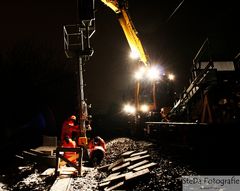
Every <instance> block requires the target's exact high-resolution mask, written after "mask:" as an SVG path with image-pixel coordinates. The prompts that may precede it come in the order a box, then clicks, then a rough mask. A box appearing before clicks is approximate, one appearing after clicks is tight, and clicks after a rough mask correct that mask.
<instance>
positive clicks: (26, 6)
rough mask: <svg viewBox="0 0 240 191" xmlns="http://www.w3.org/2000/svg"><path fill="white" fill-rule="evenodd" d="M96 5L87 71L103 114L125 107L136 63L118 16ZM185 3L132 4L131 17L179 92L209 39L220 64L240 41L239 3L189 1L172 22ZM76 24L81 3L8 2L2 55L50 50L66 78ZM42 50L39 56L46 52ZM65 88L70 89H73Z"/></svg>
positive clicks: (2, 5) (139, 0) (2, 13)
mask: <svg viewBox="0 0 240 191" xmlns="http://www.w3.org/2000/svg"><path fill="white" fill-rule="evenodd" d="M96 1H97V2H96V6H97V12H96V33H95V34H94V36H93V37H92V39H91V44H92V47H93V49H94V50H95V52H94V54H93V57H92V58H91V59H90V61H89V62H88V63H87V64H86V66H85V69H86V72H85V73H84V79H85V83H86V84H87V86H86V88H85V94H86V97H87V99H88V103H92V105H93V107H94V108H95V110H96V111H98V112H99V111H107V110H108V108H109V107H110V106H111V105H112V104H113V103H120V102H122V97H123V95H124V94H126V91H127V90H128V89H129V88H130V87H131V86H132V85H133V79H132V76H131V74H132V70H133V67H134V62H133V61H131V60H130V59H129V58H128V54H129V47H128V44H127V41H126V39H125V36H124V34H123V32H122V29H121V27H120V25H119V23H118V21H117V18H116V15H115V13H114V12H112V10H110V9H109V8H107V7H106V6H104V5H103V4H102V3H100V2H98V0H96ZM180 2H181V1H179V0H169V1H156V0H145V1H143V0H129V12H130V15H131V18H132V20H133V22H134V25H135V27H136V29H137V31H138V32H139V36H140V38H141V41H142V43H143V46H144V48H145V49H146V51H147V53H148V54H149V56H150V58H151V60H152V61H153V62H154V63H159V64H161V65H163V67H164V68H165V69H166V70H169V71H172V72H173V73H175V74H176V78H177V82H176V87H177V89H178V90H179V91H180V90H182V88H183V87H184V83H186V82H187V79H188V75H189V71H190V66H191V64H192V59H193V57H194V55H195V54H196V53H197V51H198V49H199V48H200V46H201V44H202V43H203V41H204V40H205V39H206V38H207V37H209V39H210V41H211V42H212V47H213V53H214V54H215V57H216V59H233V57H234V56H236V54H237V53H238V52H239V41H240V38H239V34H240V33H239V29H237V28H239V27H238V25H239V10H238V6H236V3H235V2H236V1H231V0H229V1H224V2H221V1H215V0H214V1H209V0H208V1H206V0H196V1H190V0H185V1H184V3H183V4H182V6H181V7H180V9H179V10H178V11H177V12H176V13H175V14H174V15H173V17H172V18H171V19H170V20H169V21H168V22H167V19H168V17H169V16H170V15H171V13H172V12H173V11H174V9H175V8H176V7H177V5H178V4H179V3H180ZM74 23H76V0H61V1H57V0H51V1H49V0H48V1H47V0H42V1H38V0H37V1H33V0H32V1H31V0H21V1H16V0H8V1H6V0H3V1H1V2H0V24H1V31H0V42H1V45H0V51H1V55H2V56H3V55H5V54H6V52H7V51H8V50H11V49H12V48H13V47H14V46H16V44H18V43H20V42H22V41H31V42H34V43H35V46H38V45H36V44H39V47H43V49H45V48H44V47H48V48H49V47H50V48H52V49H53V50H54V51H55V55H57V56H56V57H57V58H56V60H57V62H59V65H56V63H55V66H54V67H55V68H58V70H56V73H57V72H58V71H61V75H59V76H60V77H61V76H64V74H63V73H64V71H65V70H66V71H69V70H70V71H71V70H72V68H73V67H72V66H70V65H69V64H70V63H68V62H69V61H67V60H66V59H65V55H64V50H63V34H62V26H63V25H66V24H74ZM43 49H41V48H38V51H39V52H41V50H42V51H43V52H45V51H46V50H43ZM50 63H51V62H50ZM40 71H41V70H40ZM56 75H57V74H56ZM62 80H64V78H63V79H62ZM63 84H64V83H63ZM65 86H66V90H67V86H68V84H67V83H65ZM15 93H16V94H18V93H17V92H15ZM55 96H61V95H55ZM58 108H61V106H60V105H59V106H58ZM119 109H120V108H119Z"/></svg>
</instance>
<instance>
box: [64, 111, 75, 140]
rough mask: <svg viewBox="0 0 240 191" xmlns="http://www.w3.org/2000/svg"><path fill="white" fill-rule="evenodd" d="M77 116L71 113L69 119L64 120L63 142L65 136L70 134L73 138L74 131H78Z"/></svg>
mask: <svg viewBox="0 0 240 191" xmlns="http://www.w3.org/2000/svg"><path fill="white" fill-rule="evenodd" d="M75 122H76V116H75V115H71V116H70V117H69V118H68V119H67V120H65V121H64V122H63V125H62V132H61V143H62V144H63V142H64V138H65V137H66V136H68V137H69V138H71V139H72V136H73V132H74V131H78V125H75Z"/></svg>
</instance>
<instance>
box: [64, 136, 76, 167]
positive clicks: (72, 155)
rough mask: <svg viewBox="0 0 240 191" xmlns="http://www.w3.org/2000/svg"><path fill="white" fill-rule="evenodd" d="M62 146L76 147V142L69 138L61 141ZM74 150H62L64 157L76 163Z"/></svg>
mask: <svg viewBox="0 0 240 191" xmlns="http://www.w3.org/2000/svg"><path fill="white" fill-rule="evenodd" d="M62 147H63V148H76V142H75V141H73V140H72V139H70V138H69V142H66V141H65V140H64V141H63V145H62ZM76 155H77V153H76V152H64V155H63V156H64V157H65V158H67V159H68V160H70V161H71V162H74V163H76V161H77V160H76V158H77V157H76Z"/></svg>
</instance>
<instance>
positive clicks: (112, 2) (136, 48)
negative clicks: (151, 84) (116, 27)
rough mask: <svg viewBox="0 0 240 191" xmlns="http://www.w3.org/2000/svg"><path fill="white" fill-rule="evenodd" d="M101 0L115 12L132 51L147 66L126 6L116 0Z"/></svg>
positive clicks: (146, 58) (145, 57) (144, 54)
mask: <svg viewBox="0 0 240 191" xmlns="http://www.w3.org/2000/svg"><path fill="white" fill-rule="evenodd" d="M101 1H102V2H103V3H104V4H105V5H107V6H108V7H110V8H111V9H112V10H113V11H114V12H115V13H116V14H117V16H118V21H119V23H120V25H121V27H122V29H123V32H124V34H125V37H126V39H127V41H128V44H129V46H130V48H131V51H132V53H134V54H136V55H137V56H138V57H139V59H140V60H141V61H142V62H143V63H144V65H145V66H147V65H148V57H147V55H146V53H145V51H144V49H143V46H142V43H141V41H140V39H139V37H138V36H137V31H136V29H135V27H134V25H133V22H132V20H131V19H130V16H129V14H128V12H127V9H126V6H125V5H124V4H120V3H119V1H118V0H101Z"/></svg>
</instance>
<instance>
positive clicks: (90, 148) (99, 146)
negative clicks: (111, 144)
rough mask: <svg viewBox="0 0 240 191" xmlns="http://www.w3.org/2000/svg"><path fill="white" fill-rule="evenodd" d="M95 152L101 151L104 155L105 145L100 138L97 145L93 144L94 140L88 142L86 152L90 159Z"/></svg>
mask: <svg viewBox="0 0 240 191" xmlns="http://www.w3.org/2000/svg"><path fill="white" fill-rule="evenodd" d="M95 150H102V151H103V153H104V154H105V153H106V143H105V141H104V140H103V139H102V138H99V140H98V142H97V143H96V142H94V139H92V140H90V141H89V143H88V152H89V157H90V158H92V154H93V152H94V151H95Z"/></svg>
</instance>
